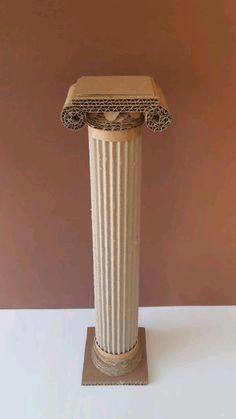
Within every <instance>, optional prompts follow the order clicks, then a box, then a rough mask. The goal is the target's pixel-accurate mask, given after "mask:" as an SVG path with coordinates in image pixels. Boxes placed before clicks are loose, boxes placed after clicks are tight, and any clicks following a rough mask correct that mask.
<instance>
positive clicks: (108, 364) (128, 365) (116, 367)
mask: <svg viewBox="0 0 236 419" xmlns="http://www.w3.org/2000/svg"><path fill="white" fill-rule="evenodd" d="M91 356H92V361H93V364H94V365H95V367H96V368H97V369H99V371H101V372H103V373H104V374H107V375H110V376H122V375H125V374H128V373H129V372H131V371H133V370H134V369H135V368H136V367H137V365H138V364H139V363H140V361H141V359H142V350H141V345H140V343H139V341H137V343H136V345H135V346H134V347H133V348H132V349H131V350H130V351H128V352H125V353H123V354H120V355H115V354H109V353H107V352H105V351H103V350H102V349H101V348H99V346H98V345H97V343H96V340H94V344H93V348H92V354H91Z"/></svg>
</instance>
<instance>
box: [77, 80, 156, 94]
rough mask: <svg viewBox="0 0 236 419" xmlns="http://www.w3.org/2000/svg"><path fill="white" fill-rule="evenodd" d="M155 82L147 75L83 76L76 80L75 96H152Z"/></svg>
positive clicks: (154, 91)
mask: <svg viewBox="0 0 236 419" xmlns="http://www.w3.org/2000/svg"><path fill="white" fill-rule="evenodd" d="M156 89H157V88H156V84H155V81H154V79H153V78H152V77H149V76H83V77H80V78H79V79H78V80H77V82H76V90H75V92H76V96H77V97H81V98H86V97H87V98H94V99H98V98H99V97H106V98H109V97H114V98H115V97H120V98H132V97H133V98H140V99H141V98H154V97H155V96H157V90H156Z"/></svg>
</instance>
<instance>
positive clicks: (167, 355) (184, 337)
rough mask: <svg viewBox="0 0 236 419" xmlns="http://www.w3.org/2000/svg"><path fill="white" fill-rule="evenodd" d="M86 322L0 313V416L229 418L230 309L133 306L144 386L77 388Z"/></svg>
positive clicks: (59, 314)
mask: <svg viewBox="0 0 236 419" xmlns="http://www.w3.org/2000/svg"><path fill="white" fill-rule="evenodd" d="M94 319H95V313H94V310H90V309H87V310H19V311H17V310H2V311H0V418H1V419H97V418H99V419H108V418H109V419H133V418H135V419H139V418H140V419H141V418H142V419H143V418H147V419H222V418H225V419H235V418H236V307H169V308H165V307H164V308H141V309H140V322H139V323H140V326H144V327H146V329H147V345H148V347H147V354H148V365H149V378H150V384H149V385H147V386H81V374H82V366H83V353H84V345H85V336H86V328H87V326H93V325H94Z"/></svg>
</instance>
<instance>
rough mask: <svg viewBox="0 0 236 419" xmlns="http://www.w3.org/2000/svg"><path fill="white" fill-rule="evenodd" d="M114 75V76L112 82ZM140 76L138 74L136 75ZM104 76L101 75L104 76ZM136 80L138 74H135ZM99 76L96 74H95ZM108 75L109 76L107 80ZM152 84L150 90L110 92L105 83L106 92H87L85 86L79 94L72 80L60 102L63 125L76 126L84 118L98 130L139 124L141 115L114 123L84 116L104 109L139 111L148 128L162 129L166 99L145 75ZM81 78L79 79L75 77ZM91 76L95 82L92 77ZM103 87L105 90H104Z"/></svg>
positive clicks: (166, 116) (167, 119)
mask: <svg viewBox="0 0 236 419" xmlns="http://www.w3.org/2000/svg"><path fill="white" fill-rule="evenodd" d="M116 77H117V76H114V83H115V80H116ZM139 77H142V76H139ZM104 78H105V76H104ZM136 78H137V80H138V76H137V77H136ZM97 79H99V77H97ZM111 79H112V77H110V78H109V80H111ZM149 79H150V81H151V85H152V90H153V92H152V94H151V93H150V92H149V94H147V95H145V94H142V95H140V96H138V95H135V94H134V93H133V94H132V95H124V94H123V95H114V94H112V89H111V91H110V92H109V86H108V90H107V93H106V95H105V94H104V95H103V94H102V95H101V94H97V95H94V94H93V95H91V94H90V93H89V90H87V92H88V93H87V94H85V93H83V95H80V94H79V92H80V91H79V89H78V87H77V83H78V82H77V83H75V84H73V85H72V86H71V87H70V89H69V92H68V95H67V98H66V102H65V104H64V107H63V110H62V113H61V120H62V123H63V124H64V126H65V127H66V128H69V129H72V130H79V129H80V128H82V126H83V125H85V123H86V122H87V123H88V124H89V125H92V126H93V127H94V128H97V129H102V130H113V131H119V130H124V129H130V128H133V127H134V126H137V124H140V125H141V124H142V119H140V121H138V122H137V120H135V119H132V118H131V119H130V122H129V121H128V123H126V124H122V123H117V122H116V120H115V121H109V122H108V121H107V120H106V118H104V120H103V119H102V118H100V119H99V120H98V121H96V120H95V121H94V120H93V121H92V122H91V119H90V118H87V115H88V114H91V113H97V114H104V113H106V112H119V113H120V112H128V113H130V112H141V113H142V114H143V115H144V116H145V122H146V124H147V126H148V128H150V129H151V130H152V131H162V130H164V129H166V128H167V127H168V125H169V124H170V122H171V116H170V113H169V111H168V108H167V104H166V100H165V97H164V94H163V92H162V90H161V89H160V88H159V87H158V86H157V85H156V84H155V81H154V79H153V78H152V77H150V78H149ZM78 80H80V81H81V79H78ZM92 80H93V81H94V83H95V84H96V77H93V78H92ZM104 91H105V90H104Z"/></svg>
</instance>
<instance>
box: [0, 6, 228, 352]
mask: <svg viewBox="0 0 236 419" xmlns="http://www.w3.org/2000/svg"><path fill="white" fill-rule="evenodd" d="M0 20H1V36H0V44H1V55H0V60H1V77H0V91H1V94H0V107H1V112H0V127H1V136H0V147H1V151H0V159H1V162H0V225H1V227H0V231H1V234H0V249H1V252H0V307H1V308H3V307H8V308H9V307H11V308H13V307H18V308H19V307H21V308H24V307H25V308H27V307H29V308H30V307H41V308H43V307H44V308H47V307H48V308H49V307H88V306H90V307H91V306H92V305H93V282H92V241H91V212H90V191H89V163H88V133H87V131H88V130H87V128H86V127H84V128H82V130H81V131H80V132H78V133H77V134H75V133H74V132H71V131H70V130H66V129H65V128H64V127H63V126H62V125H61V123H60V121H59V118H58V115H59V113H60V111H61V108H62V105H63V101H64V98H65V96H66V94H67V91H68V87H69V86H70V84H71V83H73V82H74V81H76V79H77V78H78V77H79V75H101V74H104V75H111V74H114V75H127V74H130V75H133V74H136V75H146V74H147V75H152V76H153V77H154V78H155V80H156V81H157V82H158V83H159V84H160V86H161V87H162V89H163V91H164V93H165V95H166V98H167V100H168V104H169V107H170V111H171V114H172V115H173V122H172V123H171V125H170V127H169V128H168V129H167V130H166V131H164V132H162V133H161V134H154V133H153V132H151V131H150V130H147V129H146V127H145V125H144V126H143V127H142V130H143V155H142V161H143V166H142V222H141V229H142V231H141V261H140V262H141V263H140V267H141V277H140V278H141V283H140V304H141V305H150V306H152V305H179V304H187V305H189V304H236V281H235V278H236V259H235V240H236V239H235V238H236V217H235V214H236V195H235V189H236V158H235V156H236V140H235V139H236V118H235V109H236V103H235V102H236V99H235V97H236V96H235V92H236V77H235V68H236V42H235V39H236V2H235V1H233V0H221V1H215V0H208V1H206V0H191V1H188V2H187V1H186V0H179V1H162V2H157V1H156V0H149V1H148V2H142V3H140V4H139V5H137V1H136V2H134V1H132V0H130V1H127V2H112V3H111V2H108V1H107V0H102V1H99V2H98V1H94V2H93V3H91V2H86V1H71V2H68V1H65V0H50V1H38V0H37V1H36V0H26V1H19V0H11V1H9V0H2V1H1V12H0ZM70 316H72V318H73V319H74V317H73V314H71V315H70V314H69V312H68V327H69V319H71V317H70ZM180 335H181V333H180ZM164 337H165V339H168V336H164ZM176 339H177V341H178V342H177V344H178V343H180V344H181V345H182V343H183V342H182V341H181V336H179V338H177V337H176Z"/></svg>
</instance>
